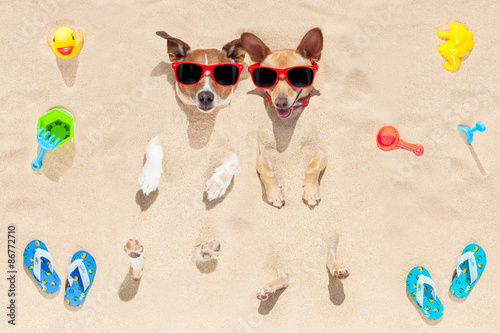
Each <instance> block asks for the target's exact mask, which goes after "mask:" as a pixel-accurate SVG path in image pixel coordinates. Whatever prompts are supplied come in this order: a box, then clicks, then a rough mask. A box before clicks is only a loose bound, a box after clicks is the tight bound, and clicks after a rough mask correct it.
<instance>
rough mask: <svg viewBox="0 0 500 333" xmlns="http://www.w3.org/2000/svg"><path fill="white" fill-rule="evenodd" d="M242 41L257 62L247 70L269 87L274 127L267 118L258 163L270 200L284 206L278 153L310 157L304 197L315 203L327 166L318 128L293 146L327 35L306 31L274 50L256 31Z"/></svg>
mask: <svg viewBox="0 0 500 333" xmlns="http://www.w3.org/2000/svg"><path fill="white" fill-rule="evenodd" d="M240 39H241V44H242V45H243V48H244V49H245V51H246V52H247V53H248V55H249V56H250V58H251V59H252V61H254V62H255V64H253V65H251V66H250V67H249V68H248V70H249V72H250V73H251V77H252V80H253V82H254V84H255V86H257V88H261V89H264V90H265V91H266V101H267V103H266V106H267V111H268V114H269V117H270V118H271V121H272V123H273V124H272V125H273V126H272V127H273V128H270V126H269V124H268V123H266V124H264V125H263V126H261V128H260V129H259V135H258V136H259V137H258V140H259V155H258V157H257V163H256V168H257V171H258V173H259V175H260V179H261V180H262V183H263V184H264V187H265V191H266V196H267V200H268V201H269V202H270V203H271V204H272V205H274V206H275V207H278V208H281V207H282V206H283V204H284V203H285V198H284V196H283V193H282V191H281V185H280V184H279V182H278V180H277V177H276V175H275V170H274V168H273V164H274V162H275V161H276V160H277V159H278V158H279V155H280V154H282V153H284V152H285V151H286V150H289V151H290V150H291V151H290V152H288V154H292V155H294V156H299V155H300V156H302V158H304V159H305V160H306V161H307V163H308V164H307V167H306V172H305V179H304V183H303V191H304V192H303V197H302V198H303V201H304V202H305V203H306V204H307V205H308V206H309V207H311V208H312V207H314V206H316V205H317V204H318V203H319V201H320V198H321V196H320V191H319V177H320V174H321V173H322V172H323V171H324V170H325V168H326V165H327V157H326V154H325V152H324V151H323V150H322V149H320V148H319V147H318V146H317V143H316V140H315V139H313V137H314V132H315V131H314V130H312V128H313V127H314V125H312V126H311V130H310V133H309V134H307V135H304V137H303V138H302V139H299V140H300V142H297V144H295V145H294V146H295V147H294V148H293V149H296V148H297V146H299V147H300V152H298V151H295V150H293V149H289V143H291V141H292V136H293V135H292V134H293V133H294V131H295V127H296V123H297V120H298V118H299V117H300V115H301V113H302V112H303V110H304V108H305V107H306V106H307V104H309V98H310V95H311V92H312V90H313V88H312V84H313V81H314V76H315V73H316V72H317V71H318V65H317V64H316V61H319V59H320V58H321V51H322V49H323V34H322V32H321V30H320V29H319V28H315V29H312V30H310V31H309V32H307V33H306V35H305V36H304V37H303V38H302V41H301V42H300V44H299V46H298V47H297V48H296V49H295V50H289V49H284V50H277V51H271V50H270V49H269V47H267V45H266V44H264V42H263V41H262V40H260V39H259V38H258V37H257V36H255V35H254V34H251V33H248V32H245V33H243V34H242V35H241V38H240Z"/></svg>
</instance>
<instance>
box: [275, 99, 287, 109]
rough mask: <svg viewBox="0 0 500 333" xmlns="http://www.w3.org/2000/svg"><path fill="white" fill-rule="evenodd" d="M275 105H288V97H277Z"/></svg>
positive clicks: (282, 107)
mask: <svg viewBox="0 0 500 333" xmlns="http://www.w3.org/2000/svg"><path fill="white" fill-rule="evenodd" d="M274 105H276V107H277V108H278V109H284V108H286V106H287V105H288V100H287V99H286V98H277V99H276V100H275V101H274Z"/></svg>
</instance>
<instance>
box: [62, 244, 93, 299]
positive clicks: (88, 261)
mask: <svg viewBox="0 0 500 333" xmlns="http://www.w3.org/2000/svg"><path fill="white" fill-rule="evenodd" d="M96 270H97V266H96V263H95V260H94V257H92V255H91V254H90V253H88V252H86V251H78V252H76V253H75V254H74V255H73V258H71V265H69V267H68V285H67V286H66V292H65V293H64V300H65V301H66V303H68V304H69V305H71V306H80V305H82V304H83V302H84V301H85V298H86V297H87V294H88V292H89V289H90V286H91V285H92V282H94V277H95V273H96Z"/></svg>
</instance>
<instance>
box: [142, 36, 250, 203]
mask: <svg viewBox="0 0 500 333" xmlns="http://www.w3.org/2000/svg"><path fill="white" fill-rule="evenodd" d="M156 34H157V35H158V36H160V37H162V38H165V39H166V40H167V51H168V56H169V58H170V61H171V62H172V63H178V62H190V63H196V64H200V65H216V64H238V68H239V69H240V71H241V70H242V69H243V65H241V63H242V62H243V60H244V58H245V51H244V50H243V47H242V46H241V43H240V40H239V39H235V40H233V41H231V42H229V43H227V44H226V45H224V46H223V47H222V50H217V49H198V50H191V47H190V46H189V45H188V44H187V43H185V42H183V41H182V40H180V39H178V38H174V37H172V36H170V35H169V34H167V33H166V32H165V31H157V32H156ZM176 73H177V72H176ZM199 73H200V77H201V78H200V80H199V81H198V82H197V83H196V84H192V85H183V84H180V83H179V82H178V81H177V82H176V83H175V91H176V94H177V96H178V97H179V99H180V101H181V102H182V103H183V104H184V105H186V106H188V107H193V108H196V109H197V110H198V111H199V112H201V113H203V114H207V113H210V112H212V111H214V110H215V109H217V108H223V107H225V106H227V105H228V104H229V103H230V101H231V98H232V96H233V92H234V88H235V86H221V85H218V84H216V83H215V81H214V78H213V76H212V74H211V73H210V72H209V71H208V70H207V71H205V72H202V71H200V72H199ZM176 77H177V75H176ZM198 111H196V112H198ZM162 160H163V150H162V148H161V144H160V139H159V137H158V136H155V137H153V138H152V139H151V140H150V141H149V143H148V144H147V146H146V163H145V164H144V167H143V169H142V173H141V175H140V176H139V186H140V187H141V188H142V191H143V193H144V194H145V195H149V194H150V193H151V192H153V191H155V190H156V189H157V188H158V185H159V183H160V177H161V173H162V172H163V168H162ZM238 167H239V161H238V158H237V157H236V155H235V154H234V153H229V154H227V157H226V158H225V159H224V160H223V161H222V163H221V165H220V166H219V167H218V168H216V169H215V171H214V173H213V175H212V177H211V178H210V179H209V180H208V181H207V182H206V189H205V190H206V192H207V199H208V200H215V199H217V198H220V197H221V196H223V195H224V194H225V193H226V190H227V187H228V186H229V184H230V183H231V180H232V178H233V176H234V174H235V173H236V171H237V170H238Z"/></svg>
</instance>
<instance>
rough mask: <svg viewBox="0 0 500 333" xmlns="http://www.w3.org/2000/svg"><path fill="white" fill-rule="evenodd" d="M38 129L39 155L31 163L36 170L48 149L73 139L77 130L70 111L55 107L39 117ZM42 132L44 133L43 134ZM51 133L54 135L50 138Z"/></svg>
mask: <svg viewBox="0 0 500 333" xmlns="http://www.w3.org/2000/svg"><path fill="white" fill-rule="evenodd" d="M36 131H37V143H38V145H39V146H40V152H39V153H38V157H37V158H36V159H35V160H34V161H33V162H32V163H31V167H32V168H33V169H34V170H40V168H41V167H42V158H43V155H44V154H45V151H46V150H52V149H54V148H56V147H57V146H59V145H62V144H63V143H65V142H66V141H68V140H71V138H72V137H73V134H74V132H75V121H74V118H73V116H72V115H71V113H69V112H68V111H66V110H64V109H58V108H54V109H52V110H50V111H48V112H47V113H45V114H44V115H43V116H41V117H40V118H38V124H37V127H36ZM44 132H45V133H44ZM42 134H44V135H43V136H42ZM50 134H52V135H51V136H50V138H49V137H48V136H49V135H50Z"/></svg>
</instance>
